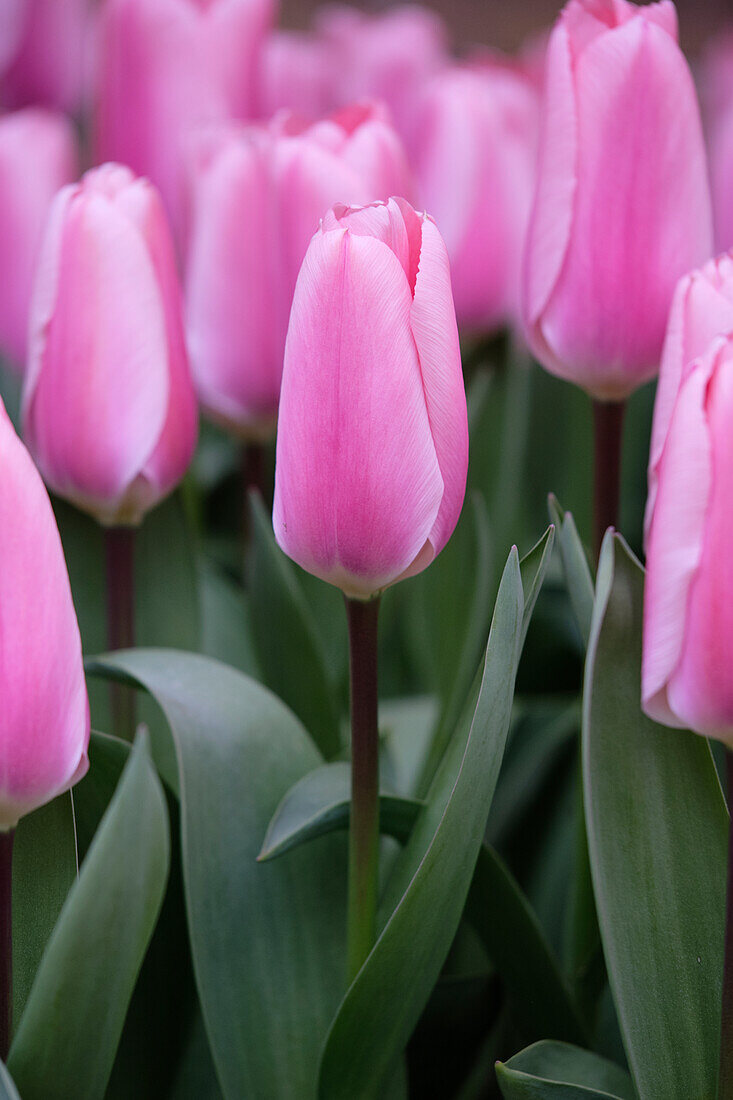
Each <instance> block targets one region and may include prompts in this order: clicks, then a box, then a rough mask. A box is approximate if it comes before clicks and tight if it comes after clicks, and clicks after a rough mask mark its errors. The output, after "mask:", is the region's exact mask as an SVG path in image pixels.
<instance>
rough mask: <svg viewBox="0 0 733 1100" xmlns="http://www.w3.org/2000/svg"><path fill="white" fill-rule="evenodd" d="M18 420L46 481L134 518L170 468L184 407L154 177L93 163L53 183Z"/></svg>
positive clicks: (172, 287)
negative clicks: (57, 187)
mask: <svg viewBox="0 0 733 1100" xmlns="http://www.w3.org/2000/svg"><path fill="white" fill-rule="evenodd" d="M23 426H24V433H25V438H26V440H27V442H28V445H29V448H30V450H31V452H32V454H33V456H34V458H35V460H36V462H37V464H38V466H39V468H40V470H41V473H42V474H43V476H44V478H45V480H46V483H47V484H48V485H49V486H51V488H52V489H53V490H54V491H55V492H56V493H58V494H59V495H60V496H63V497H66V498H67V499H69V500H71V501H73V502H74V503H75V504H76V505H78V506H79V507H80V508H83V509H85V510H86V511H88V512H91V513H92V515H94V516H96V518H97V519H98V520H99V521H100V522H102V523H105V524H134V523H138V522H139V521H140V520H141V518H142V516H143V515H144V513H145V512H146V511H148V509H150V508H152V507H153V505H155V504H156V503H157V502H158V501H159V500H161V499H162V498H163V497H164V496H166V494H167V493H169V492H170V491H171V490H172V489H173V488H174V487H175V486H176V485H177V484H178V482H179V481H180V479H181V478H182V477H183V474H184V473H185V471H186V468H187V467H188V464H189V461H190V459H191V456H192V454H193V450H194V447H195V443H196V430H197V413H196V403H195V397H194V393H193V387H192V383H191V379H190V375H189V369H188V361H187V357H186V349H185V344H184V337H183V324H182V319H181V299H180V289H179V285H178V278H177V273H176V265H175V258H174V254H173V246H172V242H171V239H170V233H169V230H168V225H167V222H166V218H165V214H164V212H163V208H162V205H161V202H160V199H159V196H158V194H157V192H156V191H155V188H154V187H152V185H151V184H150V183H148V182H147V180H142V179H137V178H136V177H135V176H134V175H133V174H132V172H130V171H129V169H127V168H123V167H121V166H119V165H111V164H108V165H104V166H102V167H101V168H96V169H93V170H92V171H91V172H88V173H87V174H86V175H85V176H84V177H83V179H82V181H81V182H80V183H79V184H73V185H70V186H68V187H65V188H64V189H63V190H62V191H61V192H59V194H58V196H57V198H56V200H55V202H54V204H53V207H52V211H51V215H50V218H49V223H48V227H47V230H46V235H45V239H44V243H43V247H42V252H41V259H40V265H39V272H38V277H37V281H36V285H35V288H34V297H33V304H32V307H31V327H30V354H29V364H28V372H27V374H26V379H25V388H24V392H23Z"/></svg>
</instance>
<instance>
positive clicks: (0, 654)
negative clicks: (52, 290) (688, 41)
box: [0, 402, 89, 829]
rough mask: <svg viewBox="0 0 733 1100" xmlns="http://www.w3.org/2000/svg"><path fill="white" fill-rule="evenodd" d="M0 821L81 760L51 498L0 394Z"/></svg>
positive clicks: (71, 772) (73, 643)
mask: <svg viewBox="0 0 733 1100" xmlns="http://www.w3.org/2000/svg"><path fill="white" fill-rule="evenodd" d="M0 469H1V470H2V477H0V561H2V569H0V685H2V689H1V690H0V828H2V829H7V828H9V827H12V826H13V825H15V824H16V823H17V820H18V818H19V817H20V816H21V815H22V814H24V813H28V812H29V811H30V810H32V809H35V808H36V807H37V806H40V805H42V804H43V803H44V802H47V801H49V800H50V799H51V798H53V797H55V795H57V794H59V793H61V791H63V790H65V789H66V788H67V787H68V786H70V785H71V783H72V781H74V780H75V779H76V778H79V777H80V775H81V774H83V772H84V771H85V770H86V766H87V757H86V749H87V744H88V740H89V709H88V704H87V694H86V687H85V684H84V673H83V669H82V657H81V639H80V637H79V627H78V625H77V621H76V615H75V613H74V607H73V604H72V601H71V590H70V587H69V578H68V574H67V572H66V565H65V562H64V556H63V550H62V548H61V539H60V538H59V533H58V529H57V527H56V521H55V519H54V515H53V511H52V509H51V504H50V501H49V499H48V496H47V494H46V490H45V489H44V487H43V483H42V482H41V479H40V477H39V475H38V472H37V471H36V469H35V467H34V465H33V463H32V461H31V459H30V456H29V455H28V453H27V451H26V449H25V447H23V445H22V443H21V442H20V440H19V439H18V437H17V436H16V434H15V432H14V430H13V428H12V426H11V424H10V421H9V419H8V416H7V414H6V412H5V409H4V408H3V406H2V403H1V402H0Z"/></svg>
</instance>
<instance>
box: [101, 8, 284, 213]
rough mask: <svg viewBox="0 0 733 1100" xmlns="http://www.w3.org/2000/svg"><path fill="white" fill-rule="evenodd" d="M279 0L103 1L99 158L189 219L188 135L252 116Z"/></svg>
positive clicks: (170, 211) (172, 210)
mask: <svg viewBox="0 0 733 1100" xmlns="http://www.w3.org/2000/svg"><path fill="white" fill-rule="evenodd" d="M272 14H273V0H106V3H105V4H104V5H103V7H102V11H101V21H100V22H101V25H100V35H99V61H98V82H97V83H98V87H97V115H96V145H97V160H115V161H120V162H122V163H124V164H127V165H129V166H130V167H131V168H132V169H133V170H134V171H135V172H138V173H140V174H141V175H144V176H147V177H148V178H149V179H151V180H152V182H153V183H154V184H155V185H156V186H157V187H158V188H159V189H160V192H161V194H162V195H163V198H164V200H165V203H166V206H167V208H168V212H169V214H170V216H171V218H172V219H173V223H174V226H175V227H176V230H177V231H180V230H181V229H182V227H183V224H184V217H185V209H184V206H183V195H184V192H183V180H184V176H183V165H184V158H185V155H186V150H187V141H188V138H189V135H190V134H191V132H192V131H193V130H194V129H195V128H196V127H197V126H200V125H202V124H205V123H210V122H214V121H219V120H221V119H226V118H252V117H254V115H255V112H256V96H257V75H258V66H259V53H260V48H261V45H262V41H263V38H264V35H265V31H266V29H267V27H268V26H269V24H270V22H271V19H272Z"/></svg>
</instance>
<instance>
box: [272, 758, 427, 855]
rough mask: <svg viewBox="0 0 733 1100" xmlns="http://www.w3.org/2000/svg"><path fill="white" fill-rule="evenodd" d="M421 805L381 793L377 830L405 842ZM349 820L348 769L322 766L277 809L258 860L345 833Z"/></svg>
mask: <svg viewBox="0 0 733 1100" xmlns="http://www.w3.org/2000/svg"><path fill="white" fill-rule="evenodd" d="M421 805H422V804H421V803H420V802H418V801H416V800H415V799H408V798H400V797H398V796H397V795H392V794H389V793H388V792H384V791H383V792H382V793H381V794H380V796H379V827H380V829H381V831H382V833H383V834H385V835H386V836H393V837H394V838H395V839H396V840H399V841H402V842H404V841H405V840H407V838H408V836H409V835H410V830H411V829H412V826H413V825H414V824H415V821H416V820H417V815H418V813H419V812H420V807H421ZM350 817H351V768H350V766H349V764H346V763H343V762H341V761H337V762H335V763H333V764H324V765H323V767H321V768H316V769H315V770H314V771H312V772H309V773H308V775H305V776H303V778H302V779H300V780H298V782H297V783H296V784H295V785H294V786H293V787H291V788H290V790H289V791H288V792H287V794H286V795H285V797H284V798H283V800H282V802H281V803H280V805H279V806H278V808H277V810H276V811H275V814H274V816H273V818H272V821H271V822H270V824H269V825H268V827H267V833H266V834H265V839H264V842H263V844H262V851H261V852H260V854H259V856H258V857H257V858H258V860H259V861H260V862H265V861H266V860H268V859H274V858H275V856H281V855H283V854H284V853H285V852H289V851H290V850H291V848H297V846H298V845H299V844H303V843H305V841H307V840H314V839H315V838H316V837H318V836H323V835H324V834H325V833H330V832H334V831H335V830H337V829H348V827H349V820H350Z"/></svg>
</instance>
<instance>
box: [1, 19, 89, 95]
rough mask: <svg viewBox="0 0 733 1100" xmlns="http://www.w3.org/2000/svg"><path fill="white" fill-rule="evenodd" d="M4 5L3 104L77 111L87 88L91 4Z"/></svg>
mask: <svg viewBox="0 0 733 1100" xmlns="http://www.w3.org/2000/svg"><path fill="white" fill-rule="evenodd" d="M3 7H4V8H9V11H8V12H6V11H5V10H2V11H0V15H1V16H2V17H3V23H2V27H1V28H0V39H2V40H3V41H2V44H0V101H2V103H3V105H4V106H5V107H11V108H16V107H25V106H28V105H30V104H38V103H42V104H44V105H46V106H49V107H58V108H59V109H61V110H65V111H75V110H76V109H77V108H78V107H79V106H80V103H81V99H82V96H83V93H84V90H85V89H84V79H85V75H86V68H87V67H86V52H87V46H88V42H89V34H90V24H91V19H92V13H91V4H90V0H11V2H10V4H9V5H8V4H7V2H6V4H5V5H3ZM3 62H4V64H3Z"/></svg>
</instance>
